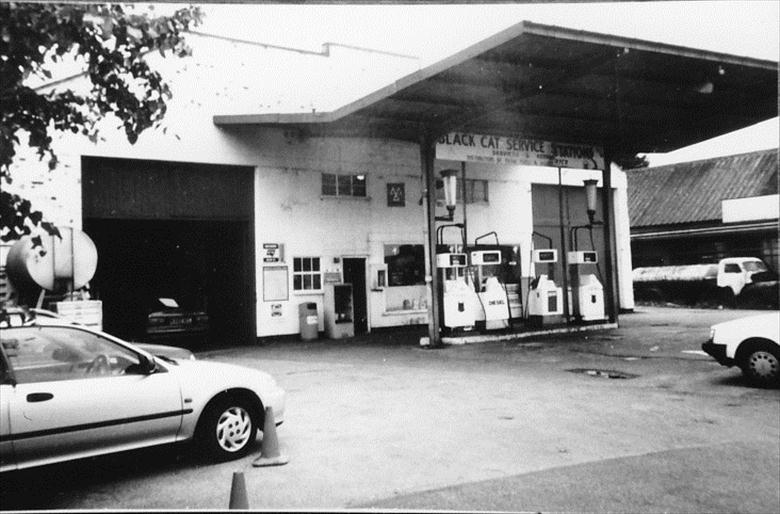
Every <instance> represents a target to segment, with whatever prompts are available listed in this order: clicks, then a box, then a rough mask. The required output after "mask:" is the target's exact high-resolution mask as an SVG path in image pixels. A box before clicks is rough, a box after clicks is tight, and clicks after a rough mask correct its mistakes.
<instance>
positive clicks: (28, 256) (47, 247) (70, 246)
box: [6, 227, 97, 291]
mask: <svg viewBox="0 0 780 514" xmlns="http://www.w3.org/2000/svg"><path fill="white" fill-rule="evenodd" d="M60 234H61V235H62V237H61V238H60V237H57V236H49V235H42V236H41V245H39V246H35V245H34V244H33V239H32V237H30V236H23V237H22V238H21V239H19V240H18V241H16V243H14V245H13V246H12V247H11V249H10V250H9V252H8V259H7V261H6V272H7V273H8V279H9V280H10V281H11V283H12V284H13V285H14V287H16V288H18V289H27V288H30V287H35V286H37V287H41V288H43V289H46V290H49V291H54V290H55V289H57V288H58V287H62V286H61V285H66V286H67V287H69V288H72V289H73V290H76V289H79V288H81V287H84V286H85V285H86V284H87V282H89V281H90V280H91V279H92V277H93V276H95V270H96V269H97V248H96V247H95V243H94V242H92V239H90V238H89V236H88V235H87V234H85V233H84V232H82V231H80V230H74V229H73V228H71V227H62V228H60Z"/></svg>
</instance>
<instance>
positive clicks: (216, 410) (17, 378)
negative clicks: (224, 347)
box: [0, 321, 285, 471]
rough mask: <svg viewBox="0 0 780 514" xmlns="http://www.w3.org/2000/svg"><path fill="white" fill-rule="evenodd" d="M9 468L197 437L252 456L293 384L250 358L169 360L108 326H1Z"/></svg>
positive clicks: (222, 455)
mask: <svg viewBox="0 0 780 514" xmlns="http://www.w3.org/2000/svg"><path fill="white" fill-rule="evenodd" d="M0 353H2V359H1V360H0V364H1V366H0V471H10V470H14V469H22V468H29V467H34V466H41V465H46V464H52V463H55V462H61V461H66V460H72V459H79V458H84V457H91V456H95V455H102V454H107V453H113V452H119V451H124V450H130V449H135V448H142V447H146V446H153V445H158V444H166V443H174V442H178V441H186V440H194V441H196V444H197V445H198V447H199V449H202V450H204V451H205V453H206V454H207V455H208V456H209V457H211V458H212V459H213V460H216V461H222V460H229V459H233V458H239V457H241V456H244V455H246V454H247V453H248V452H249V451H250V449H251V446H252V443H253V442H254V440H255V437H256V435H257V430H258V429H260V430H262V427H263V426H264V422H265V419H264V418H265V413H266V410H265V409H266V408H267V407H271V408H272V410H273V416H274V422H275V424H276V425H279V424H281V423H282V421H283V420H284V411H285V392H284V390H283V389H282V388H280V387H279V386H278V385H277V383H276V381H275V380H274V379H273V377H271V376H270V375H269V374H267V373H264V372H261V371H258V370H255V369H250V368H246V367H241V366H234V365H230V364H223V363H216V362H207V361H199V360H191V359H175V358H170V357H166V358H160V357H155V356H154V355H152V354H150V353H148V352H146V351H144V350H142V349H141V348H138V347H136V346H135V345H132V344H130V343H127V342H125V341H122V340H120V339H118V338H116V337H113V336H111V335H109V334H106V333H104V332H99V331H96V330H91V329H89V328H87V327H84V326H79V325H74V324H68V323H67V322H65V323H62V324H54V323H52V322H51V321H47V323H46V324H39V323H34V322H33V323H27V324H24V325H21V326H11V327H6V328H3V330H2V331H0Z"/></svg>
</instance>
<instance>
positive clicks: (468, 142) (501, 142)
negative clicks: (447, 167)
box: [436, 132, 604, 170]
mask: <svg viewBox="0 0 780 514" xmlns="http://www.w3.org/2000/svg"><path fill="white" fill-rule="evenodd" d="M436 158H437V159H447V160H452V161H465V162H482V163H487V164H501V165H520V166H552V167H555V168H574V169H582V170H596V169H598V170H602V169H604V150H603V149H602V148H601V147H599V146H591V145H580V144H569V143H554V142H551V141H543V140H541V139H529V138H524V137H519V136H493V135H485V134H472V133H468V132H451V133H449V134H447V135H446V136H443V137H441V138H440V139H439V140H438V141H437V142H436Z"/></svg>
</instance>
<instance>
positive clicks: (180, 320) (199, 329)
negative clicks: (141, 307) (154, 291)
mask: <svg viewBox="0 0 780 514" xmlns="http://www.w3.org/2000/svg"><path fill="white" fill-rule="evenodd" d="M208 331H209V316H208V314H206V312H204V311H201V310H188V309H184V308H182V307H181V306H179V303H178V302H177V301H176V300H175V299H173V298H158V299H157V301H156V302H155V306H154V307H153V310H152V312H150V313H149V315H148V316H147V317H146V337H147V338H148V339H150V340H155V341H160V340H181V339H196V340H199V341H201V342H203V341H204V340H205V339H206V337H207V336H208Z"/></svg>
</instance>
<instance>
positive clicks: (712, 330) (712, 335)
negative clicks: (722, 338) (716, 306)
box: [710, 328, 715, 341]
mask: <svg viewBox="0 0 780 514" xmlns="http://www.w3.org/2000/svg"><path fill="white" fill-rule="evenodd" d="M714 340H715V329H714V328H710V341H714Z"/></svg>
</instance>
